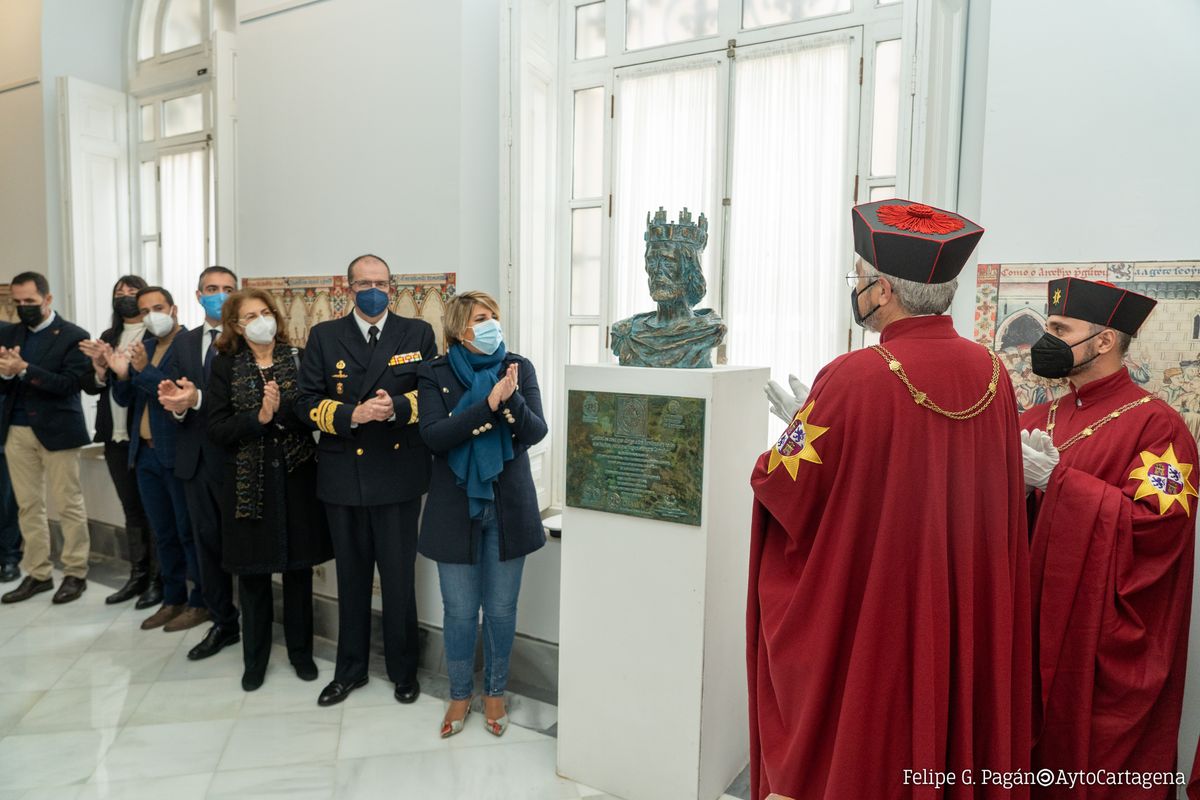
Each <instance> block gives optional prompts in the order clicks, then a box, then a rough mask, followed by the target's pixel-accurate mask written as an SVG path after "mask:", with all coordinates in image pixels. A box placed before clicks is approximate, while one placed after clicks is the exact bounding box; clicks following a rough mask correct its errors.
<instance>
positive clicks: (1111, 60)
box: [954, 0, 1200, 772]
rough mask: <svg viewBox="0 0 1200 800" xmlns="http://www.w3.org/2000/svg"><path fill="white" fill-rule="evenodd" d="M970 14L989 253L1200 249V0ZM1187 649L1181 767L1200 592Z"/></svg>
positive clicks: (1186, 760) (1114, 257)
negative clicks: (1198, 46) (1199, 39)
mask: <svg viewBox="0 0 1200 800" xmlns="http://www.w3.org/2000/svg"><path fill="white" fill-rule="evenodd" d="M989 7H990V8H989ZM989 15H990V19H989V18H988V17H989ZM970 25H971V33H970V34H969V35H970V37H971V46H972V49H971V51H970V53H971V54H970V56H969V64H968V76H967V77H968V80H967V93H966V97H965V101H966V102H965V104H964V107H965V111H964V114H965V116H966V119H965V120H964V126H963V134H964V137H963V138H964V152H963V164H962V169H961V173H960V208H961V210H962V211H963V212H964V213H967V214H968V215H970V214H972V213H976V212H977V214H978V216H977V217H976V218H977V219H978V221H979V222H980V223H981V224H982V225H983V226H984V227H985V228H987V233H986V234H985V235H984V237H983V240H982V242H981V244H980V247H979V260H980V261H982V262H984V263H1019V262H1043V263H1045V262H1056V261H1066V262H1085V261H1150V260H1160V259H1161V260H1173V259H1197V258H1200V222H1198V221H1197V211H1198V210H1200V202H1197V200H1196V191H1197V186H1198V185H1200V147H1197V144H1196V142H1197V138H1196V132H1197V131H1200V104H1197V103H1196V102H1195V98H1198V97H1200V70H1197V69H1196V66H1195V58H1194V53H1195V37H1196V34H1197V32H1198V31H1200V4H1197V3H1195V2H1194V0H1158V2H1154V3H1142V4H1138V5H1137V6H1136V8H1135V7H1134V6H1131V5H1130V4H1129V3H1127V2H1118V0H1071V1H1070V2H1056V3H1046V2H1041V0H1002V2H1001V1H999V0H997V1H996V2H986V1H985V2H980V1H979V0H972V3H971V20H970ZM984 32H986V39H984V38H983V37H984ZM982 59H985V60H986V61H983V60H982ZM963 278H964V279H963V280H962V288H961V289H960V290H959V298H958V302H956V303H955V306H954V312H955V319H956V322H957V327H958V330H959V331H960V333H963V334H965V335H968V336H969V335H970V331H971V327H972V318H973V312H974V295H975V291H974V289H975V278H974V275H973V274H972V275H964V276H963ZM1197 571H1198V572H1200V569H1198V570H1197ZM1189 661H1190V663H1189V669H1188V674H1189V676H1190V680H1189V685H1188V693H1187V697H1186V698H1185V702H1184V715H1183V727H1182V730H1181V735H1180V769H1182V770H1183V771H1185V772H1187V771H1188V770H1189V769H1190V766H1191V761H1192V756H1193V754H1194V752H1195V747H1196V739H1197V736H1198V735H1200V592H1197V593H1196V600H1195V602H1194V603H1193V614H1192V631H1191V652H1190V659H1189Z"/></svg>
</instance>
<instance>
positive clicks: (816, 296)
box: [725, 38, 852, 436]
mask: <svg viewBox="0 0 1200 800" xmlns="http://www.w3.org/2000/svg"><path fill="white" fill-rule="evenodd" d="M850 57H851V51H850V41H849V39H848V38H847V39H844V40H840V41H833V42H830V41H829V40H828V39H827V38H826V39H824V40H823V41H822V42H820V43H818V44H803V43H801V44H793V45H790V46H782V47H780V46H771V47H768V48H763V49H757V50H756V49H754V48H746V49H745V50H742V49H741V48H739V49H738V58H737V61H736V62H735V65H734V81H735V90H734V98H735V101H734V127H733V131H734V133H733V140H734V141H733V188H732V193H731V196H732V198H733V203H732V208H731V209H730V210H731V212H732V213H731V215H730V226H729V233H728V235H729V263H728V274H727V276H726V285H727V306H726V309H725V320H726V323H727V324H728V325H729V338H728V340H727V341H728V360H729V363H730V364H746V365H766V366H769V367H771V376H772V377H773V378H774V379H775V380H777V381H780V382H781V383H782V384H783V385H784V386H785V387H786V386H787V375H788V373H789V372H791V373H795V374H796V375H798V376H800V378H801V379H802V380H804V381H805V382H806V383H809V384H811V382H812V379H813V377H814V376H815V375H816V373H817V370H819V369H820V368H821V367H822V366H823V365H824V364H825V363H827V362H828V361H829V360H830V359H832V358H833V357H834V356H836V355H838V354H839V353H842V352H844V351H845V348H846V321H847V318H848V316H849V313H848V311H846V309H847V308H848V305H847V303H848V302H849V301H848V300H847V298H846V296H847V294H848V292H849V288H848V287H847V286H846V284H845V281H844V280H843V275H845V273H846V271H847V269H849V267H850V265H851V264H852V260H851V258H850V255H849V249H848V248H849V246H850V245H849V242H848V239H847V236H846V230H847V227H848V220H849V210H850V196H849V195H850V192H849V182H850V177H849V176H850V175H851V173H852V171H851V169H850V166H849V163H848V159H849V157H850V156H849V153H848V152H847V148H848V135H849V132H848V130H847V126H848V124H849V101H850V86H849V74H850V69H849V59H850ZM781 430H782V424H779V423H778V420H774V419H773V422H772V427H771V431H772V434H773V436H777V435H778V433H779V431H781Z"/></svg>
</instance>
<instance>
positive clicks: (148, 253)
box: [142, 242, 160, 284]
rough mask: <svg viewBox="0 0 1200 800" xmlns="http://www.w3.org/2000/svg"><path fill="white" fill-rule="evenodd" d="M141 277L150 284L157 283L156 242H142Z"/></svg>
mask: <svg viewBox="0 0 1200 800" xmlns="http://www.w3.org/2000/svg"><path fill="white" fill-rule="evenodd" d="M142 276H143V277H144V278H145V279H146V280H147V281H149V282H150V283H151V284H155V283H158V282H159V280H160V278H159V277H158V242H142Z"/></svg>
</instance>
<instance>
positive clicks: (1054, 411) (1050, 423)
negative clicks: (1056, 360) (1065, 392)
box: [1046, 394, 1154, 453]
mask: <svg viewBox="0 0 1200 800" xmlns="http://www.w3.org/2000/svg"><path fill="white" fill-rule="evenodd" d="M1153 399H1154V395H1152V394H1148V395H1146V396H1145V397H1143V398H1141V399H1140V400H1134V401H1133V402H1132V403H1126V404H1125V405H1123V406H1121V407H1120V408H1118V409H1117V410H1116V411H1110V412H1108V413H1107V414H1105V415H1104V416H1103V417H1101V418H1100V419H1099V420H1097V421H1096V422H1093V423H1092V424H1091V425H1088V426H1087V427H1086V428H1084V429H1083V430H1081V431H1080V432H1079V433H1077V434H1075V435H1074V436H1072V437H1071V438H1070V439H1067V441H1065V442H1063V443H1062V444H1061V445H1055V447H1057V448H1058V452H1060V453H1065V452H1066V451H1067V448H1068V447H1071V446H1072V445H1075V444H1078V443H1079V442H1082V441H1083V440H1084V439H1086V438H1088V437H1089V436H1091V435H1092V434H1094V433H1095V432H1096V431H1098V430H1100V429H1101V428H1103V427H1104V426H1105V425H1107V424H1108V423H1110V422H1112V421H1113V420H1114V419H1116V418H1117V417H1119V416H1121V415H1122V414H1124V413H1125V412H1126V411H1128V410H1129V409H1131V408H1137V407H1138V406H1142V405H1145V404H1146V403H1149V402H1150V401H1151V400H1153ZM1061 400H1062V398H1061V397H1056V398H1054V401H1053V402H1051V403H1050V411H1049V412H1048V413H1047V414H1046V433H1048V434H1050V442H1051V443H1053V442H1054V424H1055V417H1056V416H1057V415H1058V404H1059V402H1060V401H1061Z"/></svg>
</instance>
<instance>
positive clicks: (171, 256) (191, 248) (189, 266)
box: [160, 148, 208, 327]
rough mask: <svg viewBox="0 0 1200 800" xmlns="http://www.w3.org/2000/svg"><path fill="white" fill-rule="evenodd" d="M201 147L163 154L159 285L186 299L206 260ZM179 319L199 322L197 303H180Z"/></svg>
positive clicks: (205, 207) (203, 157)
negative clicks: (160, 281) (160, 283)
mask: <svg viewBox="0 0 1200 800" xmlns="http://www.w3.org/2000/svg"><path fill="white" fill-rule="evenodd" d="M206 160H207V154H206V151H205V149H204V148H201V149H198V150H189V151H187V152H184V153H172V154H169V155H164V156H163V157H162V160H161V162H160V164H161V166H162V183H161V190H162V285H163V286H165V287H166V288H167V289H168V290H169V291H170V292H171V293H172V294H173V295H175V297H177V298H186V297H189V296H191V292H193V291H195V288H196V276H197V275H199V274H200V269H201V265H203V264H205V263H207V262H206V261H205V257H204V254H205V249H204V244H205V239H206V238H207V234H206V232H207V230H208V221H207V220H206V219H205V216H206V214H205V211H206V209H207V205H206V204H205V202H204V184H205V181H206V179H207V176H206V175H205V174H204V173H205V172H206V170H205V168H204V166H205V162H206ZM178 305H179V321H180V322H182V323H183V324H184V325H187V326H188V327H191V326H192V325H194V324H196V323H197V322H200V321H201V318H202V316H203V313H204V312H203V311H201V310H200V305H199V304H198V303H195V302H192V303H188V302H180V303H178Z"/></svg>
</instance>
